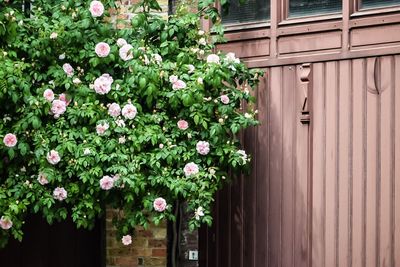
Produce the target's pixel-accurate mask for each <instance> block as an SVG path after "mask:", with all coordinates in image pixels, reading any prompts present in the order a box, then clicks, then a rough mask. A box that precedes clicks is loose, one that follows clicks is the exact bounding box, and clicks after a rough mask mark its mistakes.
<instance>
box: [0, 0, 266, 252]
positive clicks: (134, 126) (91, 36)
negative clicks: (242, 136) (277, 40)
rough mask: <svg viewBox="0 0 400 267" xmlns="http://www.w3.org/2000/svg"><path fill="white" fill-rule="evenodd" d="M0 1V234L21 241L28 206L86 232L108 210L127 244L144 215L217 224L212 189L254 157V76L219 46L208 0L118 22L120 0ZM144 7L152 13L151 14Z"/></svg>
mask: <svg viewBox="0 0 400 267" xmlns="http://www.w3.org/2000/svg"><path fill="white" fill-rule="evenodd" d="M22 2H23V1H5V0H0V114H1V115H0V116H1V117H0V140H2V142H1V144H0V218H1V219H0V227H1V229H0V240H1V244H3V245H4V244H5V242H6V240H7V239H8V238H9V237H10V236H11V235H13V236H14V237H15V238H17V239H19V240H21V239H22V236H23V233H22V230H21V229H22V226H23V224H24V221H25V219H26V218H27V215H28V214H29V213H40V214H42V215H43V217H44V218H45V219H46V220H47V221H48V222H49V223H52V222H54V221H60V220H64V219H66V218H67V216H70V217H71V218H72V220H73V221H74V222H75V223H76V224H77V226H78V227H84V228H91V227H92V226H93V224H94V222H95V220H96V218H98V217H99V216H102V215H104V210H105V208H106V207H111V208H115V209H118V210H120V211H121V212H120V213H119V215H118V216H117V217H116V218H115V219H114V223H115V225H116V227H117V229H118V233H119V238H120V240H121V242H122V243H123V244H125V245H129V244H131V242H132V239H131V235H133V234H134V228H135V226H137V225H141V226H144V227H147V226H148V224H149V223H156V224H157V223H159V222H160V221H161V220H165V219H167V220H174V219H175V217H174V205H175V204H176V203H179V202H183V201H185V202H186V203H187V205H186V206H187V209H188V210H189V212H191V213H192V214H193V216H192V219H191V220H190V222H189V225H190V228H191V229H194V228H196V227H198V226H200V224H201V223H208V224H210V223H211V221H212V217H211V214H210V209H211V207H212V203H213V201H214V199H213V197H214V194H215V192H216V191H217V190H218V189H220V188H221V187H222V186H223V184H225V183H226V182H227V181H228V180H229V179H227V178H226V177H229V176H228V171H229V170H232V173H234V174H238V173H239V172H240V171H241V170H243V169H245V168H246V166H247V165H248V163H249V159H250V157H249V156H248V155H247V154H246V152H245V151H244V150H243V147H242V146H241V144H240V142H239V138H238V132H239V131H240V130H241V129H244V128H247V127H249V126H253V125H257V123H258V122H257V120H256V119H255V116H256V115H255V113H256V112H255V111H254V106H253V104H252V103H253V100H254V99H253V98H252V96H251V89H252V88H254V87H255V86H256V84H257V81H258V78H259V75H260V72H259V71H256V70H249V69H247V68H246V66H245V65H244V64H243V63H242V62H240V60H239V59H238V58H237V57H236V56H235V55H234V54H233V53H228V54H225V53H222V52H216V50H215V46H214V41H213V37H212V36H210V35H209V34H207V33H205V32H204V31H202V30H200V28H199V19H200V17H201V16H206V17H208V18H211V19H212V20H213V21H214V22H216V28H215V29H216V34H215V36H214V37H218V36H219V33H221V31H220V28H218V27H217V26H218V14H217V13H216V10H215V9H214V8H212V4H213V2H212V1H208V2H207V1H200V2H199V10H200V11H199V12H197V13H189V12H184V9H182V10H183V11H182V10H181V11H179V12H178V14H177V15H174V16H170V17H169V18H168V20H165V19H163V18H161V17H160V16H158V15H154V14H152V13H151V12H150V10H151V9H156V10H159V9H160V7H159V5H158V3H157V2H156V1H155V0H144V1H142V2H140V3H139V5H140V6H141V7H140V10H142V11H141V12H139V13H137V15H135V16H134V17H133V18H132V20H130V21H129V22H128V24H127V25H126V26H127V27H126V28H124V29H118V28H119V27H116V25H115V23H119V22H118V21H117V22H115V23H114V19H113V18H112V16H111V15H114V18H115V17H116V16H117V15H118V14H110V13H109V11H110V10H114V11H115V10H116V11H115V12H118V8H119V7H118V6H117V5H116V3H115V2H114V1H92V2H90V1H75V0H69V1H44V0H36V1H35V4H34V5H33V6H32V9H31V10H28V9H27V7H25V10H22V9H21V7H22ZM143 10H144V11H143Z"/></svg>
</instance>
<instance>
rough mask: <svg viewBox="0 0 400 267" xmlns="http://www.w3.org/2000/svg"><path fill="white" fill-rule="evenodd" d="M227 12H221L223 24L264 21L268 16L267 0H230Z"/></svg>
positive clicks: (268, 4) (268, 5)
mask: <svg viewBox="0 0 400 267" xmlns="http://www.w3.org/2000/svg"><path fill="white" fill-rule="evenodd" d="M229 4H230V5H229V10H228V14H222V22H223V23H224V24H233V23H244V22H256V21H266V20H268V19H269V17H270V1H269V0H247V1H246V2H245V3H244V4H240V2H239V0H230V3H229Z"/></svg>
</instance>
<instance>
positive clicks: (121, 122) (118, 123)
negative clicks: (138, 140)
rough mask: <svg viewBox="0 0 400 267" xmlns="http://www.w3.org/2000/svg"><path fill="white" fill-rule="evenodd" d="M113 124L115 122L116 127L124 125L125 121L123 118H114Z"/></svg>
mask: <svg viewBox="0 0 400 267" xmlns="http://www.w3.org/2000/svg"><path fill="white" fill-rule="evenodd" d="M115 124H117V126H118V127H125V122H124V120H121V119H119V120H116V121H115Z"/></svg>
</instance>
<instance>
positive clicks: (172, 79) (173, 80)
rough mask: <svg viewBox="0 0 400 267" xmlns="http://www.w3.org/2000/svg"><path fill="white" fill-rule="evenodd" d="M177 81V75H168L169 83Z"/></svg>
mask: <svg viewBox="0 0 400 267" xmlns="http://www.w3.org/2000/svg"><path fill="white" fill-rule="evenodd" d="M177 81H178V76H176V75H171V76H169V82H170V83H172V84H173V83H175V82H177Z"/></svg>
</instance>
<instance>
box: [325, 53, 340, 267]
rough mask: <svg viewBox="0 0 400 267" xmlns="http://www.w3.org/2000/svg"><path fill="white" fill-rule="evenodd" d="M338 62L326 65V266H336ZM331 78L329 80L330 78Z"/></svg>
mask: <svg viewBox="0 0 400 267" xmlns="http://www.w3.org/2000/svg"><path fill="white" fill-rule="evenodd" d="M336 75H337V73H336V62H335V61H332V62H327V63H325V73H324V76H325V81H324V82H325V110H326V111H325V112H326V115H325V125H324V128H325V137H324V139H325V140H324V148H325V153H324V172H325V175H324V176H325V178H324V180H325V182H324V183H325V186H324V195H325V201H324V202H325V219H324V221H325V247H324V251H325V266H326V267H334V266H336V217H337V214H336V195H337V194H336V190H337V184H336V181H337V180H336V178H337V173H336V164H337V163H336V160H337V156H336V153H337V150H336V138H337V137H336V135H337V133H336V131H337V125H336V123H337V119H336V116H337V110H336V108H337V88H338V86H337V84H336V82H337V79H336ZM328 77H329V78H328Z"/></svg>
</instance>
